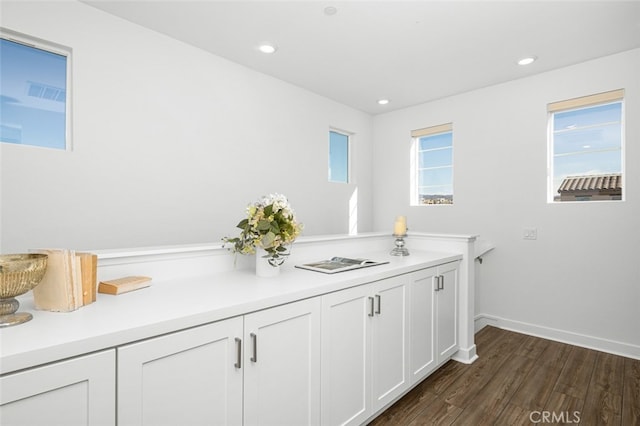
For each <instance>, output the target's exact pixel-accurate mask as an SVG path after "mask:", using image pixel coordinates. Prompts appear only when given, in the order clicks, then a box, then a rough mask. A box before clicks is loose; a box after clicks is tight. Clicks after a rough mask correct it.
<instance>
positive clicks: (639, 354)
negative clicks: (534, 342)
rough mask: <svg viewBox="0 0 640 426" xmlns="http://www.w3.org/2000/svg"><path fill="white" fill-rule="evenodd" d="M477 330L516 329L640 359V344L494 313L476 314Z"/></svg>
mask: <svg viewBox="0 0 640 426" xmlns="http://www.w3.org/2000/svg"><path fill="white" fill-rule="evenodd" d="M474 325H475V327H474V328H475V332H476V333H477V332H478V331H480V330H482V329H483V328H484V327H486V326H487V325H490V326H493V327H497V328H502V329H504V330H510V331H515V332H517V333H522V334H528V335H530V336H536V337H541V338H543V339H549V340H555V341H557V342H562V343H568V344H570V345H574V346H580V347H583V348H588V349H594V350H596V351H601V352H607V353H610V354H614V355H620V356H624V357H627V358H634V359H638V360H640V346H637V345H632V344H629V343H623V342H616V341H614V340H607V339H602V338H600V337H594V336H587V335H584V334H578V333H573V332H570V331H565V330H558V329H555V328H550V327H543V326H540V325H536V324H530V323H525V322H521V321H514V320H510V319H506V318H501V317H496V316H494V315H486V314H480V315H476V317H475V321H474Z"/></svg>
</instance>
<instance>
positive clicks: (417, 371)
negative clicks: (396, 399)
mask: <svg viewBox="0 0 640 426" xmlns="http://www.w3.org/2000/svg"><path fill="white" fill-rule="evenodd" d="M457 306H458V262H451V263H446V264H444V265H440V266H438V267H434V268H428V269H424V270H422V271H417V272H414V273H412V274H411V307H410V311H411V326H410V329H411V339H410V340H411V345H410V346H411V377H412V379H411V381H412V383H416V382H418V381H420V380H422V379H423V378H424V377H426V376H427V375H428V374H429V373H431V372H432V371H433V370H434V369H435V368H436V367H437V366H439V365H440V364H442V363H443V362H444V361H446V360H447V359H449V358H450V357H451V356H452V355H453V354H454V353H455V352H456V351H457V350H458V324H457V321H458V315H457Z"/></svg>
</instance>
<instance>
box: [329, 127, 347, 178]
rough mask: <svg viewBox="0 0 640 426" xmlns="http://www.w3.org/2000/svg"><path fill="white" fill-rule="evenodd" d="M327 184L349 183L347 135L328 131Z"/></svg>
mask: <svg viewBox="0 0 640 426" xmlns="http://www.w3.org/2000/svg"><path fill="white" fill-rule="evenodd" d="M329 182H341V183H349V135H347V134H345V133H341V132H337V131H334V130H331V131H329Z"/></svg>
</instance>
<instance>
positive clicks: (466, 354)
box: [451, 345, 478, 364]
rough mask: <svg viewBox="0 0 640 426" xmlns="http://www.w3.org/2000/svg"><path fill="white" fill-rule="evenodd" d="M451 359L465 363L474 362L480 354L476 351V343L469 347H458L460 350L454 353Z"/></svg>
mask: <svg viewBox="0 0 640 426" xmlns="http://www.w3.org/2000/svg"><path fill="white" fill-rule="evenodd" d="M451 359H452V360H454V361H458V362H461V363H463V364H473V362H474V361H475V360H477V359H478V354H477V353H476V345H473V346H472V347H470V348H467V349H462V348H460V349H458V352H456V353H455V354H453V356H452V357H451Z"/></svg>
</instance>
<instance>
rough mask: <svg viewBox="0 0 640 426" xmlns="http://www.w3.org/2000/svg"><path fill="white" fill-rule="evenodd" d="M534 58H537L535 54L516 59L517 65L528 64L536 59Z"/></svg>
mask: <svg viewBox="0 0 640 426" xmlns="http://www.w3.org/2000/svg"><path fill="white" fill-rule="evenodd" d="M536 59H538V58H536V57H535V56H527V57H526V58H522V59H520V60H519V61H518V65H529V64H532V63H534V62H535V61H536Z"/></svg>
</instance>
